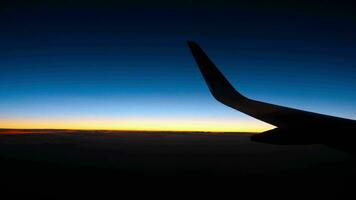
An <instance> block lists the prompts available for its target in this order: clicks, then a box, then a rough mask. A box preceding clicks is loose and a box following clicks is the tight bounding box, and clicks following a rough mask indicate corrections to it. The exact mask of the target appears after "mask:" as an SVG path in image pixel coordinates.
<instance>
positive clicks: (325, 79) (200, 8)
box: [0, 1, 356, 131]
mask: <svg viewBox="0 0 356 200" xmlns="http://www.w3.org/2000/svg"><path fill="white" fill-rule="evenodd" d="M13 2H17V3H7V4H6V3H2V4H3V5H2V6H1V8H0V24H1V28H0V44H1V45H0V127H2V128H80V129H134V130H188V131H189V130H194V131H263V130H267V129H269V128H271V127H272V126H270V125H268V124H265V123H263V122H260V121H257V120H255V119H253V118H251V117H249V116H246V115H244V114H242V113H240V112H238V111H235V110H233V109H231V108H228V107H226V106H224V105H222V104H220V103H218V102H217V101H215V100H214V99H213V98H212V96H211V95H210V93H209V91H208V88H207V86H206V85H205V82H204V81H203V79H202V77H201V75H200V73H199V71H198V68H197V67H196V64H195V62H194V60H193V58H192V56H191V54H190V51H189V49H188V48H187V46H186V43H185V41H186V40H194V41H196V42H198V43H199V44H200V45H201V46H202V48H203V49H204V50H205V51H206V52H207V53H208V55H209V56H210V57H211V58H212V59H213V60H214V62H215V63H216V64H217V66H219V68H220V69H221V70H222V71H223V73H225V74H226V76H227V77H228V79H229V80H230V81H231V82H232V83H233V85H234V86H235V87H236V89H238V90H239V91H240V92H241V93H243V94H245V95H246V96H248V97H250V98H254V99H257V100H262V101H266V102H270V103H274V104H280V105H284V106H289V107H294V108H298V109H305V110H309V111H314V112H320V113H323V114H329V115H335V116H340V117H345V118H352V119H356V110H355V107H356V92H355V88H356V59H355V58H356V57H355V55H356V39H355V38H356V37H355V35H356V23H355V22H356V17H355V14H354V12H353V9H352V8H353V7H352V6H351V5H344V4H341V3H338V4H336V3H333V4H325V3H323V4H320V3H301V2H299V1H298V3H294V4H286V3H280V2H276V3H271V2H270V3H269V4H266V3H265V4H263V3H255V4H251V3H244V2H249V1H242V2H240V3H229V1H225V2H224V3H218V1H212V2H210V3H199V1H181V3H172V2H171V3H163V2H160V1H153V3H150V4H147V3H146V4H145V3H142V2H139V1H136V2H135V3H125V4H122V3H121V4H118V3H110V1H107V3H98V2H96V1H77V3H68V2H70V1H32V3H26V1H13ZM43 2H47V3H43ZM48 2H51V3H48ZM58 2H60V3H58Z"/></svg>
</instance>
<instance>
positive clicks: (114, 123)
mask: <svg viewBox="0 0 356 200" xmlns="http://www.w3.org/2000/svg"><path fill="white" fill-rule="evenodd" d="M0 128H11V129H77V130H127V131H203V132H263V131H266V130H269V129H272V128H274V127H273V126H271V125H269V124H266V123H262V122H258V121H256V122H255V121H247V120H246V121H236V120H231V119H219V120H217V119H214V120H212V119H137V118H135V119H0Z"/></svg>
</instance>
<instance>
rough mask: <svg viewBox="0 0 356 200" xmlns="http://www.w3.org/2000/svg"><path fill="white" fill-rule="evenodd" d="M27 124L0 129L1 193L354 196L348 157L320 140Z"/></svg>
mask: <svg viewBox="0 0 356 200" xmlns="http://www.w3.org/2000/svg"><path fill="white" fill-rule="evenodd" d="M25 132H26V134H24V132H20V133H22V134H4V133H12V132H9V131H7V130H1V131H0V164H1V165H0V170H1V185H0V186H1V195H2V197H5V196H6V198H1V199H16V198H26V199H28V198H29V197H36V198H45V199H58V198H59V199H87V198H95V199H109V198H110V199H119V198H124V196H125V198H124V199H126V198H127V199H128V198H132V197H135V196H137V197H139V196H141V195H143V196H141V198H146V197H147V198H148V197H150V196H151V197H157V198H165V199H170V198H172V197H180V198H197V199H201V198H204V197H213V198H214V197H215V198H216V199H223V198H224V197H225V198H227V197H230V198H234V199H238V198H243V199H245V198H246V196H247V197H256V196H258V197H265V198H267V197H273V198H278V197H280V198H284V199H289V198H291V197H299V198H304V197H308V198H310V197H318V198H320V197H335V198H336V197H339V198H340V197H341V196H346V195H352V196H355V194H354V193H355V192H353V191H355V189H356V188H355V186H356V184H355V182H356V179H355V178H356V173H355V172H356V171H355V170H356V169H355V166H356V165H355V162H354V159H353V157H352V156H351V155H348V154H346V153H343V152H339V151H336V150H333V149H330V148H328V147H325V146H322V145H308V146H275V145H268V144H259V143H254V142H251V141H250V140H249V137H250V135H249V134H244V133H219V134H208V133H173V132H170V133H157V132H156V133H149V132H130V133H125V132H107V131H58V130H57V131H40V132H38V131H25ZM126 195H129V196H126ZM349 198H350V197H349Z"/></svg>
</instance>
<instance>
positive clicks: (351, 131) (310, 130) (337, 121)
mask: <svg viewBox="0 0 356 200" xmlns="http://www.w3.org/2000/svg"><path fill="white" fill-rule="evenodd" d="M188 46H189V48H190V50H191V52H192V54H193V57H194V59H195V61H196V63H197V65H198V67H199V70H200V72H201V73H202V75H203V77H204V79H205V82H206V83H207V85H208V87H209V90H210V92H211V93H212V95H213V96H214V98H215V99H216V100H218V101H219V102H221V103H223V104H225V105H227V106H229V107H231V108H234V109H236V110H239V111H241V112H243V113H245V114H247V115H250V116H252V117H254V118H256V119H259V120H261V121H264V122H267V123H269V124H272V125H274V126H276V127H277V128H276V129H273V130H270V131H266V132H264V133H261V134H256V135H254V136H252V138H251V139H252V140H254V141H258V142H266V143H273V144H313V143H322V144H327V145H329V146H333V147H336V148H339V149H342V150H345V151H350V150H349V149H352V150H353V149H355V147H354V146H355V145H353V144H352V145H351V147H350V144H348V143H349V142H347V141H345V140H347V139H355V134H356V121H355V120H351V119H345V118H340V117H334V116H329V115H324V114H318V113H313V112H308V111H303V110H298V109H294V108H288V107H284V106H279V105H273V104H270V103H265V102H261V101H256V100H252V99H249V98H247V97H245V96H243V95H242V94H240V93H239V92H238V91H236V90H235V88H234V87H233V86H232V85H231V84H230V83H229V81H228V80H227V79H226V78H225V77H224V75H223V74H222V73H221V72H220V71H219V70H218V68H217V67H216V66H215V65H214V63H213V62H212V61H211V60H210V59H209V57H208V56H207V55H206V54H205V53H204V51H203V50H202V49H201V48H200V47H199V45H198V44H196V43H195V42H192V41H188ZM340 137H344V138H343V139H341V140H340V139H335V138H340Z"/></svg>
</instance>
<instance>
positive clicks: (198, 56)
mask: <svg viewBox="0 0 356 200" xmlns="http://www.w3.org/2000/svg"><path fill="white" fill-rule="evenodd" d="M187 43H188V46H189V48H190V50H191V52H192V54H193V57H194V59H195V61H196V63H197V65H198V67H199V70H200V72H201V73H202V75H203V77H204V79H205V82H206V83H207V85H208V87H209V90H210V92H211V93H212V95H213V96H214V97H215V98H216V99H217V100H218V101H220V102H221V103H224V104H226V105H228V106H229V105H230V103H232V102H231V100H234V101H235V103H236V100H244V99H247V98H246V97H244V96H243V95H241V94H240V93H238V92H237V91H236V90H235V89H234V87H233V86H232V85H231V84H230V83H229V81H228V80H227V79H226V78H225V77H224V75H223V74H222V73H221V72H220V71H219V70H218V68H217V67H216V66H215V65H214V63H213V62H212V61H211V60H210V59H209V57H208V56H207V55H206V54H205V53H204V51H203V50H202V49H201V48H200V47H199V45H198V44H197V43H195V42H193V41H187Z"/></svg>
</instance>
